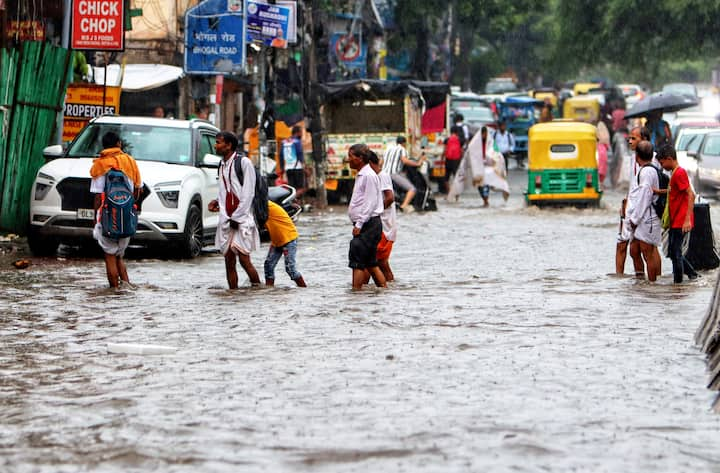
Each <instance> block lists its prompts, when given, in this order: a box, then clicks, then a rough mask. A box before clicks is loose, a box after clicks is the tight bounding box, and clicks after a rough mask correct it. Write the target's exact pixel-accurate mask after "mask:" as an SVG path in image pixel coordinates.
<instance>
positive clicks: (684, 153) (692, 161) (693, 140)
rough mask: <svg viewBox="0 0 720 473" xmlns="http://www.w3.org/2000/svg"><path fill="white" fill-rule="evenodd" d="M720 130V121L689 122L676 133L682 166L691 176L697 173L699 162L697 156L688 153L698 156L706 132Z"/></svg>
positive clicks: (676, 149)
mask: <svg viewBox="0 0 720 473" xmlns="http://www.w3.org/2000/svg"><path fill="white" fill-rule="evenodd" d="M713 131H720V123H718V122H715V123H687V124H683V125H681V126H680V127H679V129H678V131H677V135H674V143H675V151H676V152H677V159H678V163H679V164H680V166H682V167H683V168H684V169H685V170H686V171H687V173H688V175H689V176H691V177H692V176H695V175H696V174H697V168H698V162H697V159H696V158H695V157H691V156H688V153H690V154H694V155H695V156H697V153H698V151H700V145H702V142H703V138H704V137H705V135H706V134H708V133H710V132H713Z"/></svg>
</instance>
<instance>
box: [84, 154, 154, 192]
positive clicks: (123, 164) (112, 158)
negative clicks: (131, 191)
mask: <svg viewBox="0 0 720 473" xmlns="http://www.w3.org/2000/svg"><path fill="white" fill-rule="evenodd" d="M110 169H117V170H118V171H122V172H123V173H125V175H126V176H127V177H128V178H130V180H131V181H133V182H134V183H135V187H140V183H141V182H142V181H141V180H140V170H139V169H138V167H137V163H136V162H135V160H134V159H133V158H132V156H130V155H127V154H125V153H123V152H122V150H121V149H120V148H107V149H104V150H102V151H100V157H99V158H96V159H95V160H94V161H93V165H92V167H91V168H90V176H91V177H92V178H93V179H95V178H96V177H100V176H104V175H105V174H107V172H108V171H109V170H110Z"/></svg>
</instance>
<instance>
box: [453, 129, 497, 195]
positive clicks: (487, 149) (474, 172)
mask: <svg viewBox="0 0 720 473" xmlns="http://www.w3.org/2000/svg"><path fill="white" fill-rule="evenodd" d="M505 169H506V167H505V158H504V156H503V155H502V154H501V153H499V152H498V151H496V150H495V146H494V142H493V138H492V136H490V134H489V133H488V132H487V128H486V127H482V129H481V130H480V133H476V134H475V136H474V137H473V139H472V140H470V144H468V147H467V151H466V152H465V156H464V157H463V160H462V161H461V162H460V167H459V168H458V171H457V173H456V174H455V179H453V183H452V185H451V186H450V192H448V197H447V198H448V200H450V201H454V200H457V199H458V197H459V196H460V194H462V193H463V191H464V190H465V186H477V187H478V189H479V190H480V195H481V196H482V197H483V200H484V201H485V202H487V199H488V194H489V191H490V189H492V190H494V191H497V192H502V194H503V198H504V199H505V200H507V198H508V196H509V195H510V186H509V185H508V181H507V174H506V172H505Z"/></svg>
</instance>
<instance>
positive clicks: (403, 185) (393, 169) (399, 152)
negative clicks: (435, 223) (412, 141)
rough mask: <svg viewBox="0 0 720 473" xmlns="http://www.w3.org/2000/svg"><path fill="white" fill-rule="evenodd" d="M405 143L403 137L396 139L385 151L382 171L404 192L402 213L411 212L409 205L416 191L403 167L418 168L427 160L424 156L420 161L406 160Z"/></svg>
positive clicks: (411, 208) (401, 206) (401, 205)
mask: <svg viewBox="0 0 720 473" xmlns="http://www.w3.org/2000/svg"><path fill="white" fill-rule="evenodd" d="M406 143H407V140H406V139H405V137H404V136H398V137H397V139H396V140H395V145H394V146H390V147H389V148H388V149H387V150H386V151H385V155H384V156H383V161H384V164H383V168H382V169H383V171H385V172H386V173H388V174H390V179H392V182H393V184H395V185H396V186H398V187H399V188H400V189H402V190H404V191H405V192H406V194H405V198H404V199H403V203H402V204H400V210H402V211H403V212H412V211H413V210H415V208H414V207H413V206H412V205H411V202H412V200H413V198H414V197H415V194H416V193H417V189H416V188H415V186H414V185H413V184H412V182H410V179H408V178H407V176H406V175H405V173H404V172H403V169H404V167H405V166H409V167H416V168H417V167H420V166H422V164H423V162H425V160H426V159H427V158H426V156H425V155H423V156H422V157H421V158H420V161H413V160H412V159H410V158H408V155H407V150H406V149H405V144H406Z"/></svg>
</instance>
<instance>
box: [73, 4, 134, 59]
mask: <svg viewBox="0 0 720 473" xmlns="http://www.w3.org/2000/svg"><path fill="white" fill-rule="evenodd" d="M124 3H125V2H124V0H73V5H72V28H71V32H70V47H71V48H72V49H80V50H87V49H92V50H95V51H122V50H123V49H124V48H125V44H124V40H125V21H124V14H125V12H124V10H123V7H124Z"/></svg>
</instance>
